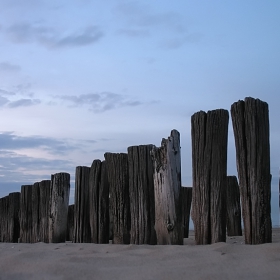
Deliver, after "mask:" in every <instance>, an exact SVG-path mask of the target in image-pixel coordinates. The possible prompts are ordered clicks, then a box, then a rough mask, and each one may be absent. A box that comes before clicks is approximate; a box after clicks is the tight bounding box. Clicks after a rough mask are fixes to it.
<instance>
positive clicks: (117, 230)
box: [104, 153, 130, 244]
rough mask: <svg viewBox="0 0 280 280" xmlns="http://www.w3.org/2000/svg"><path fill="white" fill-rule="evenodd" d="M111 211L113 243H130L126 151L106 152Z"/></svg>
mask: <svg viewBox="0 0 280 280" xmlns="http://www.w3.org/2000/svg"><path fill="white" fill-rule="evenodd" d="M104 156H105V161H106V166H107V173H108V182H109V192H110V203H111V206H110V207H111V211H112V216H113V240H112V242H113V244H129V243H130V202H129V186H128V158H127V154H125V153H120V154H118V153H105V155H104Z"/></svg>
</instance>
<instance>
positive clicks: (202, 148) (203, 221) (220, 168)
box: [191, 109, 229, 244]
mask: <svg viewBox="0 0 280 280" xmlns="http://www.w3.org/2000/svg"><path fill="white" fill-rule="evenodd" d="M228 120H229V114H228V111H226V110H223V109H219V110H213V111H208V112H207V113H205V112H203V111H200V112H197V113H195V114H194V115H192V117H191V134H192V170H193V192H192V219H193V222H194V229H195V240H196V244H211V243H215V242H225V241H226V183H227V143H228Z"/></svg>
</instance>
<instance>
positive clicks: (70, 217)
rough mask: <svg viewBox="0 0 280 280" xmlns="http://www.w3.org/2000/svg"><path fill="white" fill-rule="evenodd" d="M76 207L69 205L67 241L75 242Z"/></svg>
mask: <svg viewBox="0 0 280 280" xmlns="http://www.w3.org/2000/svg"><path fill="white" fill-rule="evenodd" d="M74 209H75V205H74V204H72V205H69V207H68V218H67V234H66V240H67V241H72V242H74V213H75V211H74Z"/></svg>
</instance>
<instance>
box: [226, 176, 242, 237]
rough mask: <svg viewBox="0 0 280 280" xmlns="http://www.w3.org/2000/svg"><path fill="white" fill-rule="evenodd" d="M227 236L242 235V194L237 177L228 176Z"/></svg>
mask: <svg viewBox="0 0 280 280" xmlns="http://www.w3.org/2000/svg"><path fill="white" fill-rule="evenodd" d="M227 235H228V236H238V235H240V236H241V235H242V228H241V207H240V192H239V185H238V182H237V178H236V176H227Z"/></svg>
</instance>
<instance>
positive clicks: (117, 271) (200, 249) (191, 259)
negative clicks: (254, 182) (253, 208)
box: [0, 229, 280, 280]
mask: <svg viewBox="0 0 280 280" xmlns="http://www.w3.org/2000/svg"><path fill="white" fill-rule="evenodd" d="M194 244H195V243H194V235H193V231H191V233H190V237H189V238H187V239H185V245H184V246H174V245H172V246H158V245H157V246H151V245H112V244H107V245H97V244H85V243H83V244H73V243H69V242H67V243H59V244H44V243H36V244H22V243H21V244H18V243H16V244H14V243H0V279H1V280H2V279H110V280H113V279H123V280H125V279H145V280H149V279H161V280H163V279H172V280H176V279H180V280H182V279H238V280H240V279H280V229H273V242H272V243H270V244H262V245H245V244H244V240H243V237H228V238H227V242H226V243H216V244H212V245H200V246H198V245H194Z"/></svg>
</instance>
